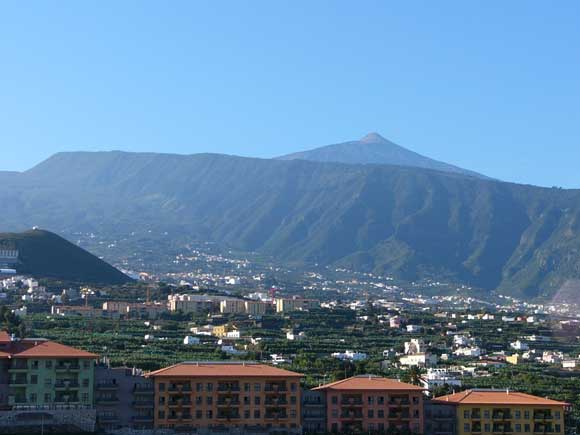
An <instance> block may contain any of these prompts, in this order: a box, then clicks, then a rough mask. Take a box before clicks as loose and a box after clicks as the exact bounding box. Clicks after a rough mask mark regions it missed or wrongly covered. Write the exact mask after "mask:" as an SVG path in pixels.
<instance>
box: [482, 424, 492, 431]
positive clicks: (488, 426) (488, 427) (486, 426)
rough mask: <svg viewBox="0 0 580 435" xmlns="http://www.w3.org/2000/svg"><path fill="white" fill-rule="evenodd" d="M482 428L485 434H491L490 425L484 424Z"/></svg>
mask: <svg viewBox="0 0 580 435" xmlns="http://www.w3.org/2000/svg"><path fill="white" fill-rule="evenodd" d="M483 427H484V430H485V431H486V432H491V425H490V424H489V423H485V424H484V425H483Z"/></svg>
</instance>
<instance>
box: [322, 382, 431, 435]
mask: <svg viewBox="0 0 580 435" xmlns="http://www.w3.org/2000/svg"><path fill="white" fill-rule="evenodd" d="M314 391H324V392H325V393H326V407H327V409H326V420H327V427H326V429H327V431H328V432H334V433H344V432H361V431H364V432H373V431H379V432H383V431H388V430H389V429H390V430H393V429H398V430H409V431H411V432H414V433H420V432H422V430H423V419H424V417H423V389H422V388H421V387H418V386H416V385H411V384H407V383H403V382H399V381H397V380H394V379H387V378H383V377H379V376H373V375H364V376H355V377H352V378H348V379H344V380H341V381H337V382H333V383H330V384H326V385H323V386H321V387H318V388H315V389H314Z"/></svg>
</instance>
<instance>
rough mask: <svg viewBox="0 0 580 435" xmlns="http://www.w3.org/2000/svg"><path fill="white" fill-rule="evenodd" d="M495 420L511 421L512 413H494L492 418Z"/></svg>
mask: <svg viewBox="0 0 580 435" xmlns="http://www.w3.org/2000/svg"><path fill="white" fill-rule="evenodd" d="M491 418H492V419H493V420H511V418H512V414H511V412H494V413H493V414H492V416H491Z"/></svg>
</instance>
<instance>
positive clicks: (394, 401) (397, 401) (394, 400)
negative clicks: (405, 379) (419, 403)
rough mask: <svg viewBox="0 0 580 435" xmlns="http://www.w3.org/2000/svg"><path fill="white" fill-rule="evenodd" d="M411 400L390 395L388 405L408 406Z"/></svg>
mask: <svg viewBox="0 0 580 435" xmlns="http://www.w3.org/2000/svg"><path fill="white" fill-rule="evenodd" d="M410 404H411V401H410V400H409V398H408V397H391V398H390V399H389V405H391V406H408V405H410Z"/></svg>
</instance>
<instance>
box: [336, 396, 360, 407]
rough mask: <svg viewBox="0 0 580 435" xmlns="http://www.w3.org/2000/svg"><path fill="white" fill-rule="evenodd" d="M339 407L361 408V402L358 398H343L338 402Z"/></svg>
mask: <svg viewBox="0 0 580 435" xmlns="http://www.w3.org/2000/svg"><path fill="white" fill-rule="evenodd" d="M340 404H341V405H351V406H362V404H363V401H362V398H360V397H343V398H342V400H341V401H340Z"/></svg>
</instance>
